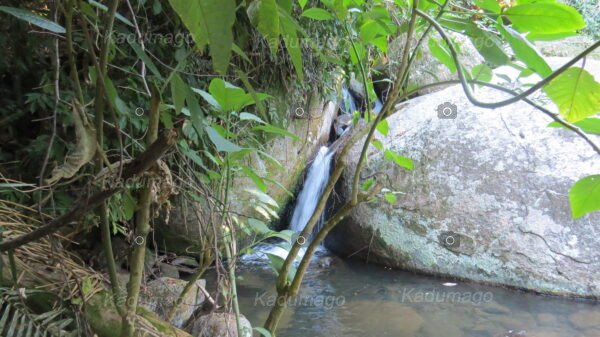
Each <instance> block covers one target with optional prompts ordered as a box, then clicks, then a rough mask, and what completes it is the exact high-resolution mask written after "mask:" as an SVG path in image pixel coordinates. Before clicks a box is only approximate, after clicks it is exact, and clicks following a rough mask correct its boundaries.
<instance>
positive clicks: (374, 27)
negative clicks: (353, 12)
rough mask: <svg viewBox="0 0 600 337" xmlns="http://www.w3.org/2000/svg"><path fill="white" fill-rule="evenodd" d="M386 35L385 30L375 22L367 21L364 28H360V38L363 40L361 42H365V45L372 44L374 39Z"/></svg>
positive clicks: (363, 25)
mask: <svg viewBox="0 0 600 337" xmlns="http://www.w3.org/2000/svg"><path fill="white" fill-rule="evenodd" d="M379 34H382V35H385V34H386V31H385V29H384V28H383V27H382V26H381V25H380V24H379V22H377V21H375V20H371V19H369V20H366V21H365V22H364V23H363V24H362V26H360V33H359V36H360V38H361V40H363V41H364V42H365V43H370V42H372V41H373V39H374V38H375V37H376V36H377V35H379Z"/></svg>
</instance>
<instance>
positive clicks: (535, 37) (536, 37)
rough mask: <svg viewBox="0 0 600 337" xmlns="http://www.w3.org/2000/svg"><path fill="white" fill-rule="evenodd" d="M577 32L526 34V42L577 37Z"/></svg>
mask: <svg viewBox="0 0 600 337" xmlns="http://www.w3.org/2000/svg"><path fill="white" fill-rule="evenodd" d="M577 35H578V34H577V32H564V33H552V34H545V33H529V34H527V40H529V41H555V40H562V39H566V38H567V37H571V36H577Z"/></svg>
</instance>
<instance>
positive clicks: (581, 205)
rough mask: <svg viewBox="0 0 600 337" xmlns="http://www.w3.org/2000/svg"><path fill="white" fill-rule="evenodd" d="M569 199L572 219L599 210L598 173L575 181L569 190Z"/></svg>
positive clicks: (599, 184) (599, 180) (599, 181)
mask: <svg viewBox="0 0 600 337" xmlns="http://www.w3.org/2000/svg"><path fill="white" fill-rule="evenodd" d="M569 201H570V203H571V212H572V214H573V218H574V219H578V218H581V217H582V216H584V215H585V214H587V213H591V212H594V211H598V210H600V175H592V176H588V177H585V178H583V179H580V180H579V181H577V182H576V183H575V184H574V185H573V186H572V187H571V190H570V191H569Z"/></svg>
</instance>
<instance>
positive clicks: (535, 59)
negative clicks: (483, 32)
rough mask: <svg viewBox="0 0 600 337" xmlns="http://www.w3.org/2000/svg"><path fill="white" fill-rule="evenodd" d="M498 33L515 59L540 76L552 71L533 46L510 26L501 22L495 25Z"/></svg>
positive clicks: (545, 75)
mask: <svg viewBox="0 0 600 337" xmlns="http://www.w3.org/2000/svg"><path fill="white" fill-rule="evenodd" d="M497 27H498V30H499V31H500V34H502V36H503V37H504V38H505V39H506V41H508V44H509V45H510V47H511V48H512V50H513V52H514V53H515V56H516V58H517V59H519V60H520V61H522V62H523V63H525V64H526V65H527V66H528V67H529V68H531V69H533V70H534V71H535V72H536V73H538V74H539V75H540V76H542V77H547V76H548V75H550V74H551V73H552V69H551V68H550V66H549V65H548V63H546V61H545V60H544V58H543V57H542V55H540V53H539V52H538V51H537V50H536V49H535V46H534V45H533V44H531V42H529V41H528V40H527V39H525V38H524V37H523V36H522V35H521V34H519V33H518V32H517V31H515V30H514V29H512V28H510V27H505V26H503V25H501V24H498V25H497Z"/></svg>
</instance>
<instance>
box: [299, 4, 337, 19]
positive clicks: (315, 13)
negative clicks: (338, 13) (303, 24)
mask: <svg viewBox="0 0 600 337" xmlns="http://www.w3.org/2000/svg"><path fill="white" fill-rule="evenodd" d="M302 16H304V17H307V18H311V19H313V20H331V19H333V15H331V13H329V12H328V11H326V10H324V9H321V8H314V7H313V8H309V9H307V10H305V11H304V12H302Z"/></svg>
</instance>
